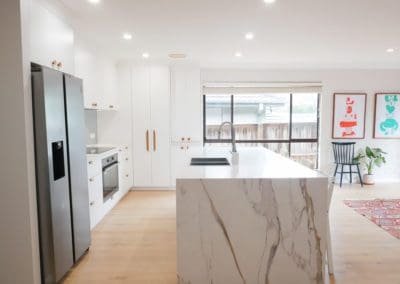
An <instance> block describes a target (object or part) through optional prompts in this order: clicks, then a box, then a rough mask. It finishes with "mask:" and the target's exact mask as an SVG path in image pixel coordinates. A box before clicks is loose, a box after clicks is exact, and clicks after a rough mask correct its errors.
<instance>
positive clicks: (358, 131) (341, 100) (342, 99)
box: [332, 93, 367, 139]
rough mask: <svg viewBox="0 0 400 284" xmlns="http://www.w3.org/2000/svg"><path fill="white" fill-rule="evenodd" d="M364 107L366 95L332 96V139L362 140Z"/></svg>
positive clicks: (346, 94)
mask: <svg viewBox="0 0 400 284" xmlns="http://www.w3.org/2000/svg"><path fill="white" fill-rule="evenodd" d="M366 106H367V94H358V93H356V94H353V93H336V94H334V95H333V127H332V138H334V139H363V138H364V136H365V110H366Z"/></svg>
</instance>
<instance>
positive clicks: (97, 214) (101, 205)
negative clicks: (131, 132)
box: [87, 146, 132, 229]
mask: <svg viewBox="0 0 400 284" xmlns="http://www.w3.org/2000/svg"><path fill="white" fill-rule="evenodd" d="M114 153H116V151H115V152H114ZM109 155H111V154H107V155H104V154H102V155H90V156H88V158H87V171H88V177H89V178H88V190H89V208H90V211H89V212H90V228H91V229H93V228H94V227H95V226H96V225H97V224H98V223H99V222H100V221H101V220H102V219H103V218H104V216H105V215H106V214H107V213H109V212H110V211H111V209H112V208H114V206H115V205H116V204H117V203H118V202H119V201H120V200H121V198H122V197H123V196H124V195H125V194H126V193H127V192H128V191H129V189H130V188H131V186H132V166H131V161H130V158H129V157H130V155H131V154H130V149H129V147H128V146H121V147H119V148H118V162H119V164H118V172H119V180H118V182H119V190H118V191H117V192H116V193H115V194H114V195H113V196H112V197H111V198H110V199H108V200H106V202H104V200H103V174H102V166H101V160H102V159H103V158H104V157H106V156H109Z"/></svg>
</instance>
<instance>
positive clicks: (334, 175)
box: [333, 164, 339, 178]
mask: <svg viewBox="0 0 400 284" xmlns="http://www.w3.org/2000/svg"><path fill="white" fill-rule="evenodd" d="M338 167H339V164H336V167H335V173H334V174H333V177H334V178H335V177H336V174H337V169H338Z"/></svg>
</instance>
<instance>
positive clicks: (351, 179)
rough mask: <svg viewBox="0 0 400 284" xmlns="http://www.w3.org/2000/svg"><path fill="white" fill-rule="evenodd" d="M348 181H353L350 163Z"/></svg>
mask: <svg viewBox="0 0 400 284" xmlns="http://www.w3.org/2000/svg"><path fill="white" fill-rule="evenodd" d="M349 173H350V183H353V173H352V172H351V165H349Z"/></svg>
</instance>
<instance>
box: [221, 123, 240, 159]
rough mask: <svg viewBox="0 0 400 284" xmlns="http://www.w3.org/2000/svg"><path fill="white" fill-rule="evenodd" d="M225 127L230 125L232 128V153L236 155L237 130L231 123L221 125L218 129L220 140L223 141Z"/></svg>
mask: <svg viewBox="0 0 400 284" xmlns="http://www.w3.org/2000/svg"><path fill="white" fill-rule="evenodd" d="M225 125H230V126H231V139H232V153H236V152H237V150H236V132H235V128H234V127H233V123H232V122H229V121H225V122H222V123H221V125H220V126H219V129H218V139H221V130H222V127H224V126H225Z"/></svg>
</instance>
